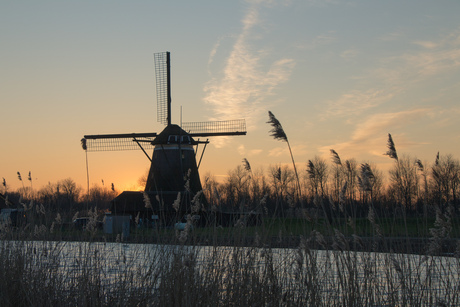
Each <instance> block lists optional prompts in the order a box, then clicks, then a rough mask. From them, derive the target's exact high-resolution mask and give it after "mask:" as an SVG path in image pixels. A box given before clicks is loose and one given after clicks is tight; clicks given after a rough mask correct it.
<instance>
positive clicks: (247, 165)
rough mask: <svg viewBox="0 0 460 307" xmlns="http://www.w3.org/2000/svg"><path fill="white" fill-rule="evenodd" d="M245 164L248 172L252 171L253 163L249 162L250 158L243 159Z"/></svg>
mask: <svg viewBox="0 0 460 307" xmlns="http://www.w3.org/2000/svg"><path fill="white" fill-rule="evenodd" d="M243 166H244V169H245V170H247V171H248V172H250V171H251V164H249V161H248V159H246V158H244V159H243Z"/></svg>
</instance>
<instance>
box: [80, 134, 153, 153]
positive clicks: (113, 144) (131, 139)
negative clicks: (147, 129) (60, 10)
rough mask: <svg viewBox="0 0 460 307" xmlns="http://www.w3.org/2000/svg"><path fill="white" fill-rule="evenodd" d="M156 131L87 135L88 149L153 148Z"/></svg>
mask: <svg viewBox="0 0 460 307" xmlns="http://www.w3.org/2000/svg"><path fill="white" fill-rule="evenodd" d="M156 136H157V134H156V133H125V134H95V135H85V136H84V138H85V139H86V147H87V151H89V152H94V151H121V150H137V149H142V148H141V147H140V145H142V147H143V149H148V150H150V149H153V145H152V141H153V140H154V139H155V137H156Z"/></svg>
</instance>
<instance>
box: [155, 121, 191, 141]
mask: <svg viewBox="0 0 460 307" xmlns="http://www.w3.org/2000/svg"><path fill="white" fill-rule="evenodd" d="M179 142H180V143H181V144H187V145H188V144H190V145H196V144H197V142H195V140H194V139H193V138H192V137H191V136H190V134H188V133H187V132H185V130H183V129H182V128H181V127H179V126H178V125H174V124H172V125H168V126H166V128H164V129H163V131H161V133H160V134H158V136H157V137H156V138H155V139H154V140H153V141H152V145H159V144H163V145H164V144H178V143H179Z"/></svg>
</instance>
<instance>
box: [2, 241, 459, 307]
mask: <svg viewBox="0 0 460 307" xmlns="http://www.w3.org/2000/svg"><path fill="white" fill-rule="evenodd" d="M11 244H15V245H16V246H21V249H22V251H23V252H24V253H25V254H29V255H31V259H32V261H33V262H34V266H33V267H36V268H43V267H45V268H46V269H47V270H50V272H53V273H54V274H59V275H60V276H61V277H62V281H63V283H64V284H65V285H67V286H68V287H69V288H70V287H71V285H72V284H75V283H76V282H78V280H79V279H81V278H87V279H88V280H90V281H91V282H93V281H94V279H95V278H96V279H97V280H96V282H97V283H98V284H100V286H101V288H102V289H104V291H106V292H107V293H109V292H110V291H111V289H116V288H117V287H119V284H120V281H121V280H129V281H130V283H131V284H130V287H133V288H139V289H141V288H142V287H144V286H145V285H146V284H148V286H149V287H150V290H151V291H155V290H156V289H157V288H158V287H159V286H160V282H161V278H162V276H165V275H162V273H164V272H165V271H168V270H171V269H172V268H173V267H174V265H179V268H185V269H187V268H188V269H191V270H194V273H193V275H190V276H192V278H194V277H193V276H198V277H197V279H196V280H193V282H205V280H206V279H209V278H212V276H214V275H215V276H218V278H217V279H216V280H218V283H219V287H220V289H221V291H225V290H226V287H227V285H228V284H230V283H231V281H232V280H234V279H235V278H236V277H235V276H237V275H238V274H240V275H241V276H240V277H239V278H241V279H243V278H244V274H247V273H250V274H252V275H253V276H257V277H258V278H259V279H260V281H261V283H263V282H264V281H267V280H269V279H270V280H272V279H273V280H274V281H275V283H276V284H277V285H279V286H280V287H281V291H282V292H284V293H289V294H290V295H291V296H292V297H294V298H295V297H301V296H302V295H305V292H306V291H307V292H308V291H312V289H315V290H314V291H313V292H311V293H313V294H316V295H318V299H319V300H320V301H321V302H334V303H337V302H341V301H342V300H344V298H345V297H347V296H348V295H350V293H359V294H360V295H365V296H369V297H368V298H367V297H366V302H372V301H373V300H376V301H379V302H394V301H404V299H406V298H407V297H409V296H412V300H415V301H421V302H441V301H442V302H446V303H447V304H448V305H454V304H458V300H459V298H458V296H459V295H458V294H457V293H458V292H459V289H460V281H459V274H460V263H459V259H457V258H453V257H426V256H419V255H406V254H385V253H371V252H346V251H320V250H308V249H288V248H284V249H264V248H251V247H239V248H235V247H203V246H176V245H155V244H124V243H87V242H46V241H45V242H41V241H40V242H39V241H30V242H13V243H11ZM4 247H5V243H4V242H3V245H0V248H4ZM10 247H11V246H10ZM88 276H89V277H88ZM309 295H310V294H309ZM388 305H390V303H388Z"/></svg>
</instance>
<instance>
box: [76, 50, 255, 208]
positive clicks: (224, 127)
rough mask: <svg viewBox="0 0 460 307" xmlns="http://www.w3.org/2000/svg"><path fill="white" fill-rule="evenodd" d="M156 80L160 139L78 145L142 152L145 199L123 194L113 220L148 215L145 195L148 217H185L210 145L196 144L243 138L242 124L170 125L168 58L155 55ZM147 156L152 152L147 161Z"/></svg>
mask: <svg viewBox="0 0 460 307" xmlns="http://www.w3.org/2000/svg"><path fill="white" fill-rule="evenodd" d="M155 75H156V92H157V104H158V105H157V120H158V121H159V122H161V123H162V124H164V125H165V126H166V127H165V128H164V129H163V131H162V132H161V133H159V134H157V133H155V132H152V133H125V134H105V135H85V136H84V138H83V139H82V145H83V144H84V145H83V149H84V150H86V151H117V150H133V149H141V150H142V151H143V152H144V154H145V155H146V156H147V158H148V159H149V160H150V170H149V174H148V178H147V182H146V185H145V190H144V193H143V192H135V191H124V192H123V193H122V194H120V195H119V196H117V198H115V199H114V201H113V210H112V211H115V212H116V213H117V214H120V213H121V214H130V215H132V216H136V215H137V214H138V213H142V214H144V215H146V216H147V215H148V214H151V213H152V212H150V213H148V209H146V206H145V205H144V202H145V199H144V197H145V195H148V196H149V198H150V202H151V203H152V208H151V209H152V210H151V211H154V212H159V213H160V214H163V216H169V217H171V216H174V215H175V216H176V217H177V215H181V214H183V213H185V212H187V210H189V208H190V201H191V199H192V198H193V197H194V196H195V195H196V194H197V193H198V192H199V191H201V190H202V186H201V182H200V176H199V173H198V168H199V165H200V163H201V158H202V157H203V153H204V150H205V149H206V145H207V144H208V143H209V141H208V139H206V141H200V140H199V138H200V137H206V138H207V137H212V136H234V135H245V134H246V124H245V121H244V120H242V119H240V120H230V121H207V122H187V123H182V124H181V126H178V125H175V124H172V123H171V74H170V54H169V52H163V53H155ZM199 144H203V145H204V148H203V149H202V153H201V157H200V160H199V162H198V163H197V153H198V145H199ZM150 150H152V151H150ZM148 151H150V152H152V154H151V156H150V155H149V153H148ZM179 193H180V194H179ZM178 195H181V199H180V201H181V206H180V210H179V211H180V212H176V213H174V212H171V210H172V206H171V204H172V202H174V201H175V200H176V197H177V196H178ZM202 200H203V199H202ZM153 207H155V208H153ZM178 213H179V214H178Z"/></svg>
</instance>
